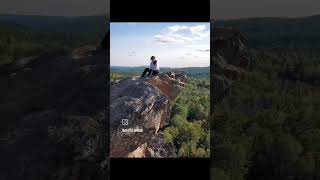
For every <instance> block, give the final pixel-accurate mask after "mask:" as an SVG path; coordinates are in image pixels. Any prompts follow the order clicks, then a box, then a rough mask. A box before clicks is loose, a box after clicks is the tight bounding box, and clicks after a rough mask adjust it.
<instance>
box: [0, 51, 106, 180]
mask: <svg viewBox="0 0 320 180" xmlns="http://www.w3.org/2000/svg"><path fill="white" fill-rule="evenodd" d="M91 52H92V48H89V47H86V48H79V49H77V50H75V51H73V52H72V53H67V54H53V55H42V56H39V57H34V58H30V59H23V61H21V62H23V63H16V64H11V65H8V66H5V67H4V66H2V67H1V71H0V82H1V88H0V99H1V103H0V114H1V126H0V149H1V153H0V154H1V157H0V159H1V163H0V172H1V178H2V179H11V180H14V179H57V180H59V179H77V180H89V179H97V180H98V179H104V180H105V179H108V165H109V163H108V154H109V152H108V150H109V149H108V148H107V147H108V146H109V144H108V142H109V136H108V135H109V128H108V127H109V121H108V117H107V116H106V115H105V111H106V105H107V104H106V102H107V98H108V96H107V95H108V94H109V93H108V88H106V83H107V78H106V74H108V72H107V69H108V68H107V67H108V64H107V58H108V57H109V56H108V51H106V50H105V51H102V50H101V51H99V52H97V53H95V54H92V53H91ZM18 62H20V61H18Z"/></svg>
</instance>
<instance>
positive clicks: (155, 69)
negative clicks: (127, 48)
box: [141, 56, 160, 77]
mask: <svg viewBox="0 0 320 180" xmlns="http://www.w3.org/2000/svg"><path fill="white" fill-rule="evenodd" d="M150 60H151V62H150V67H149V68H145V69H144V71H143V73H142V75H141V77H144V76H145V75H146V73H147V72H148V77H152V76H156V75H158V74H159V72H160V68H159V64H158V61H157V60H156V57H154V56H151V58H150Z"/></svg>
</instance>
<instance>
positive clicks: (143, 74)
mask: <svg viewBox="0 0 320 180" xmlns="http://www.w3.org/2000/svg"><path fill="white" fill-rule="evenodd" d="M147 72H150V69H149V68H145V69H144V71H143V73H142V75H141V77H144V76H145V75H146V73H147ZM149 74H150V73H149Z"/></svg>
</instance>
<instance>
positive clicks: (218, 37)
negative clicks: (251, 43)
mask: <svg viewBox="0 0 320 180" xmlns="http://www.w3.org/2000/svg"><path fill="white" fill-rule="evenodd" d="M245 41H246V39H245V38H244V36H243V35H242V34H241V33H240V31H237V30H234V29H231V28H218V27H216V28H214V29H213V32H212V33H211V51H210V52H211V66H212V70H213V71H212V72H211V80H212V82H213V85H212V88H213V89H212V91H213V93H212V96H213V103H212V105H213V108H214V106H215V105H216V104H217V103H218V102H219V101H221V100H222V99H223V97H224V96H225V95H226V94H227V93H228V91H229V90H230V88H231V86H232V83H233V82H234V81H235V80H238V79H240V78H241V77H242V76H243V75H244V74H245V72H246V71H245V70H246V69H247V68H248V66H249V63H250V59H249V55H248V50H247V48H246V46H245V45H244V42H245Z"/></svg>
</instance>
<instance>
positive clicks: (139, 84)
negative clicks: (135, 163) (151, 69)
mask: <svg viewBox="0 0 320 180" xmlns="http://www.w3.org/2000/svg"><path fill="white" fill-rule="evenodd" d="M184 82H186V76H185V75H183V74H175V73H167V74H160V75H159V76H158V77H153V78H151V79H149V80H145V79H141V78H139V77H134V78H129V79H125V80H122V81H120V82H119V83H117V84H116V85H113V86H112V87H111V92H110V93H111V95H110V104H111V105H110V132H111V133H110V136H111V141H110V156H111V157H147V156H150V157H155V156H160V155H159V153H155V152H158V151H157V150H159V148H154V149H153V148H152V147H151V146H152V145H154V146H157V145H159V144H163V142H161V141H162V140H161V139H162V136H161V135H159V134H158V131H159V129H160V128H162V127H164V126H166V125H167V124H168V123H169V119H170V113H171V101H172V100H173V99H174V98H175V96H177V95H178V93H179V92H180V91H181V90H182V89H183V87H184V85H185V83H184ZM124 119H125V120H124ZM123 120H124V121H126V120H127V121H128V124H127V125H126V124H122V121H123ZM150 145H151V146H150ZM164 154H165V153H164Z"/></svg>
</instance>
